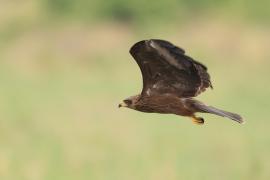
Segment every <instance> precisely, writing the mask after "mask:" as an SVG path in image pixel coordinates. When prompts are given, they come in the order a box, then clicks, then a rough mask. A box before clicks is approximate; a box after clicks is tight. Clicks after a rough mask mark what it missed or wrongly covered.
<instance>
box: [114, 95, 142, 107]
mask: <svg viewBox="0 0 270 180" xmlns="http://www.w3.org/2000/svg"><path fill="white" fill-rule="evenodd" d="M139 97H140V96H139V95H136V96H130V97H128V98H126V99H124V100H123V102H122V103H120V104H119V105H118V107H119V108H120V107H127V108H130V109H135V105H136V104H137V102H138V100H139Z"/></svg>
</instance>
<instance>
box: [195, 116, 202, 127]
mask: <svg viewBox="0 0 270 180" xmlns="http://www.w3.org/2000/svg"><path fill="white" fill-rule="evenodd" d="M192 122H193V123H194V124H197V125H203V124H204V119H203V118H201V117H195V116H194V117H192Z"/></svg>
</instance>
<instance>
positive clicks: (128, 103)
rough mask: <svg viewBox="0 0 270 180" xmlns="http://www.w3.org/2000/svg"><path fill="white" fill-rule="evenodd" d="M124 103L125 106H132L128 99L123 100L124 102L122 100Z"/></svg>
mask: <svg viewBox="0 0 270 180" xmlns="http://www.w3.org/2000/svg"><path fill="white" fill-rule="evenodd" d="M124 103H125V104H127V105H130V104H132V101H131V100H129V99H125V100H124Z"/></svg>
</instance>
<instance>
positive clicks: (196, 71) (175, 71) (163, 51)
mask: <svg viewBox="0 0 270 180" xmlns="http://www.w3.org/2000/svg"><path fill="white" fill-rule="evenodd" d="M130 54H131V55H132V56H133V57H134V59H135V60H136V62H137V64H138V65H139V67H140V69H141V72H142V76H143V89H142V95H148V96H150V95H155V94H158V95H160V94H166V93H170V94H175V95H176V96H178V97H193V96H197V95H198V94H200V93H201V92H203V91H205V89H206V88H208V87H211V88H212V85H211V82H210V76H209V74H208V73H207V68H206V67H205V66H204V65H202V64H201V63H199V62H197V61H195V60H193V59H192V58H191V57H189V56H187V55H185V51H184V50H183V49H181V48H179V47H176V46H174V45H173V44H172V43H170V42H168V41H164V40H157V39H153V40H143V41H140V42H137V43H136V44H134V45H133V46H132V47H131V49H130Z"/></svg>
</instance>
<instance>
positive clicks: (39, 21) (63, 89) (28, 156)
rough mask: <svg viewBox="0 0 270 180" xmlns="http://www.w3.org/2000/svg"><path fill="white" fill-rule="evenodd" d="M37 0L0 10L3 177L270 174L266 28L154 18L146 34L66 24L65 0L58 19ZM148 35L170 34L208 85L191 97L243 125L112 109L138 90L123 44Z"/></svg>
mask: <svg viewBox="0 0 270 180" xmlns="http://www.w3.org/2000/svg"><path fill="white" fill-rule="evenodd" d="M40 2H41V1H37V2H36V3H34V2H32V1H27V2H26V3H25V4H24V5H22V4H21V6H16V3H14V2H12V1H5V5H6V6H0V9H1V12H2V13H4V16H1V17H0V24H1V28H0V59H1V61H0V82H1V84H2V85H1V88H0V142H1V143H0V178H1V179H27V180H28V179H33V180H39V179H41V180H43V179H48V180H51V179H57V180H59V179H65V180H68V179H117V180H118V179H131V180H132V179H155V180H156V179H207V180H209V179H224V180H225V179H226V180H227V179H237V180H238V179H251V180H253V179H269V178H270V173H269V171H268V170H269V168H270V163H269V162H270V158H269V156H268V153H269V150H270V141H269V138H270V135H269V133H268V129H269V128H268V127H269V125H270V123H269V121H268V111H269V110H268V109H269V106H270V103H269V101H268V100H269V97H270V95H269V94H270V85H269V83H268V82H269V80H268V77H269V75H270V73H269V70H268V67H269V65H270V63H269V57H270V54H269V51H268V47H269V42H270V39H269V37H270V36H269V35H270V34H269V28H267V27H265V26H254V25H249V24H246V23H245V22H243V21H239V20H237V18H236V20H234V21H228V20H226V18H223V17H221V18H220V17H215V18H211V17H210V16H208V15H207V13H206V15H205V16H204V17H200V18H196V17H195V16H194V18H193V19H192V20H190V21H189V22H186V23H185V24H184V25H183V24H182V23H181V22H182V21H181V22H177V21H176V22H175V23H173V24H174V25H169V26H164V27H163V26H156V25H155V23H153V22H152V26H153V29H151V28H149V27H151V26H150V25H148V26H147V28H145V27H144V26H138V25H136V24H129V23H124V24H123V23H119V22H110V23H103V24H99V23H97V22H95V23H92V22H91V23H90V22H88V21H87V22H85V21H84V20H81V21H80V20H79V21H78V20H74V19H76V18H75V17H74V16H75V15H72V13H70V11H71V10H70V8H71V9H74V8H76V7H77V6H76V5H74V4H72V6H71V7H68V5H67V7H66V9H68V10H67V14H65V15H63V16H64V17H66V18H67V19H66V20H63V22H62V21H61V23H59V22H60V21H54V19H51V20H48V17H50V18H52V17H54V15H52V16H48V15H47V14H46V12H47V11H46V12H44V11H43V10H44V9H46V8H48V7H47V6H45V5H44V7H43V6H40V5H39V3H40ZM44 2H45V1H44ZM46 2H47V1H46ZM51 2H53V1H51ZM57 2H59V3H60V6H59V7H62V6H61V2H62V1H59V0H58V1H57ZM63 2H64V1H63ZM185 2H187V1H185ZM192 2H193V1H192ZM202 2H203V1H202ZM17 3H19V2H17ZM64 3H75V4H76V3H77V1H76V2H75V1H74V2H73V1H66V2H64ZM93 3H98V2H97V1H93ZM133 3H134V2H133ZM174 3H176V2H174ZM174 3H172V4H174ZM189 3H190V1H189ZM52 4H53V5H49V6H54V5H55V4H54V3H52ZM120 4H121V3H120ZM194 4H195V5H198V6H200V5H199V4H197V3H194ZM202 4H204V5H205V6H207V7H208V5H207V4H205V2H203V3H202ZM56 5H57V4H56ZM78 5H79V4H78ZM108 6H109V5H108ZM126 6H129V5H126ZM156 6H158V7H159V6H160V5H156ZM190 6H191V5H190ZM95 7H96V6H95ZM100 7H103V6H100ZM109 7H110V6H109ZM160 7H163V6H160ZM14 8H15V9H14ZM39 8H40V9H39ZM106 8H108V7H106ZM111 8H112V7H111ZM113 8H117V7H115V6H113ZM134 8H137V9H140V8H139V6H138V7H137V6H136V7H134ZM10 9H13V10H14V11H12V12H13V13H11V11H8V10H10ZM60 9H61V8H60ZM154 9H156V8H154ZM188 9H189V8H187V10H188ZM61 10H63V11H65V9H61ZM142 11H143V12H144V11H145V12H146V10H144V9H142ZM48 12H50V11H49V10H48ZM48 12H47V13H48ZM75 12H76V11H75ZM84 12H85V11H84ZM84 12H82V13H84ZM102 12H103V11H102ZM117 12H118V11H117ZM128 12H129V11H128ZM58 13H61V12H58V10H56V15H57V14H58ZM89 13H91V12H89ZM122 13H125V12H122ZM172 13H173V12H172ZM134 14H135V15H136V17H137V15H138V12H135V13H134ZM104 16H105V15H104ZM111 16H112V15H110V17H111ZM140 16H141V17H143V14H141V15H138V17H140ZM57 17H59V14H58V15H57ZM97 17H98V16H94V15H93V18H96V19H98V18H97ZM79 19H80V18H79ZM146 19H147V18H146ZM149 19H151V18H149ZM157 19H158V18H157ZM58 23H59V24H58ZM137 23H141V20H140V18H138V20H137ZM142 24H143V22H142ZM146 38H147V39H148V38H162V39H167V40H170V41H172V42H173V43H175V44H177V45H179V46H181V47H183V48H184V49H186V52H187V54H189V55H191V56H192V57H194V58H195V59H198V60H199V61H201V62H203V63H204V64H206V65H207V66H208V68H209V72H210V74H211V75H212V81H213V85H214V90H213V91H212V90H208V91H207V92H205V93H204V94H202V95H201V96H199V97H198V99H201V100H203V101H204V102H206V103H208V104H211V105H213V106H217V107H220V108H222V109H225V110H229V111H234V112H238V113H240V114H241V115H243V117H244V118H245V119H246V120H247V123H246V124H244V125H238V124H236V123H234V122H232V121H229V120H227V119H223V118H220V117H216V116H211V115H203V116H204V117H205V119H206V124H205V125H204V126H194V125H193V124H192V123H191V122H190V120H189V119H187V118H184V117H179V116H173V115H159V114H145V113H140V112H136V111H132V110H128V109H118V108H117V104H118V103H119V102H120V101H121V100H122V99H124V98H126V97H127V96H129V95H133V94H136V93H139V92H140V90H141V84H142V82H141V75H140V71H139V68H138V67H137V65H136V63H135V61H134V60H132V58H131V56H130V55H129V54H128V50H129V47H130V46H131V45H132V44H133V43H135V42H136V41H139V40H141V39H146Z"/></svg>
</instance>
